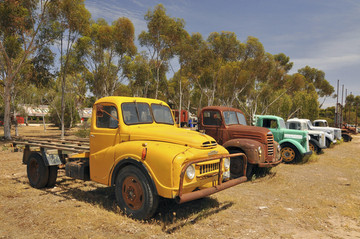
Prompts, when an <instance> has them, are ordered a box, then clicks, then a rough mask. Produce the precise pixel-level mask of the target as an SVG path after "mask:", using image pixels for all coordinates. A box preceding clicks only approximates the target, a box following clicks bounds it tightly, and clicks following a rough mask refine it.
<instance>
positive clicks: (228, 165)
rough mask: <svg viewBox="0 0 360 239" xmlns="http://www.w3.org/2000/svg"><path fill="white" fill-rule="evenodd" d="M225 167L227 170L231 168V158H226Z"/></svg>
mask: <svg viewBox="0 0 360 239" xmlns="http://www.w3.org/2000/svg"><path fill="white" fill-rule="evenodd" d="M224 168H225V170H229V168H230V159H229V158H224Z"/></svg>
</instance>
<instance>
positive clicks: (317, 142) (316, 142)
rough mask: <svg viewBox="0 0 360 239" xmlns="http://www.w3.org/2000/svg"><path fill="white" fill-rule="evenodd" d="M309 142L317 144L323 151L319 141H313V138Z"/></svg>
mask: <svg viewBox="0 0 360 239" xmlns="http://www.w3.org/2000/svg"><path fill="white" fill-rule="evenodd" d="M309 141H310V142H311V143H313V144H315V145H316V146H317V147H318V148H320V149H321V147H320V144H319V141H317V140H315V139H313V138H311V139H310V140H309Z"/></svg>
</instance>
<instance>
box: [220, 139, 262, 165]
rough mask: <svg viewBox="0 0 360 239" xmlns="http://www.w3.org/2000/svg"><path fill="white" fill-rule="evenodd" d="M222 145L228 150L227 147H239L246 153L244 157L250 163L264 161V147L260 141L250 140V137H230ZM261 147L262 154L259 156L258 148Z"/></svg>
mask: <svg viewBox="0 0 360 239" xmlns="http://www.w3.org/2000/svg"><path fill="white" fill-rule="evenodd" d="M223 146H224V147H225V148H226V149H227V150H229V149H240V150H241V151H243V152H244V153H245V154H246V157H247V159H248V162H249V163H251V164H258V163H262V162H264V161H265V156H264V152H265V148H264V146H263V144H262V143H260V142H258V141H256V140H251V139H240V138H238V139H232V140H229V141H227V142H226V143H225V144H223ZM259 147H261V150H262V152H263V153H262V154H261V158H260V157H259V153H258V150H257V149H258V148H259Z"/></svg>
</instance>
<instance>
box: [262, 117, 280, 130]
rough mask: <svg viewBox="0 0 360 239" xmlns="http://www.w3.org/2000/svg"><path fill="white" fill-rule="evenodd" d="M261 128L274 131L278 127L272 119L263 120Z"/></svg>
mask: <svg viewBox="0 0 360 239" xmlns="http://www.w3.org/2000/svg"><path fill="white" fill-rule="evenodd" d="M263 127H266V128H271V129H276V128H277V127H278V124H277V121H276V120H272V119H264V120H263Z"/></svg>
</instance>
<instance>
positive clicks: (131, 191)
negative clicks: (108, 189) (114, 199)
mask: <svg viewBox="0 0 360 239" xmlns="http://www.w3.org/2000/svg"><path fill="white" fill-rule="evenodd" d="M122 189H123V192H122V196H123V199H124V201H125V203H126V205H127V206H128V207H129V208H131V209H132V210H138V209H140V208H141V206H142V205H143V203H144V201H143V200H144V192H143V189H142V187H141V184H140V182H139V181H138V179H137V178H135V177H133V176H129V177H127V178H125V180H124V182H123V186H122Z"/></svg>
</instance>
